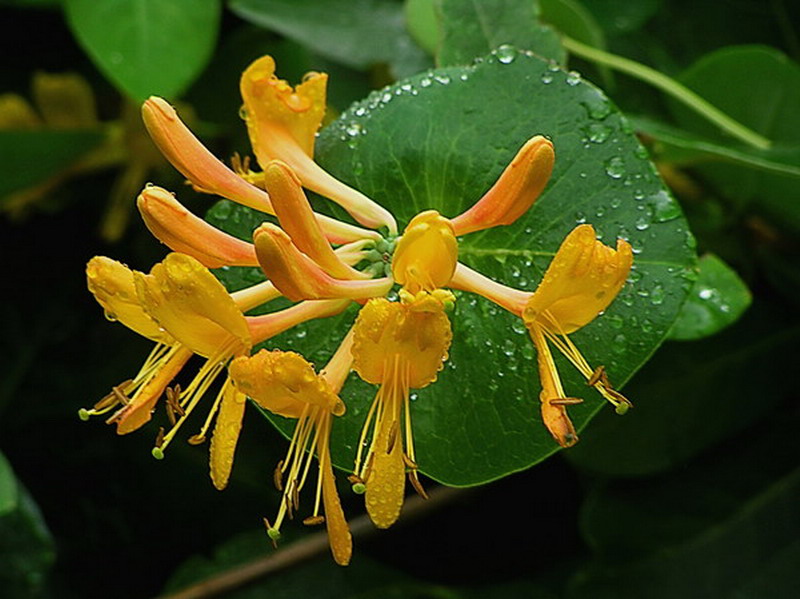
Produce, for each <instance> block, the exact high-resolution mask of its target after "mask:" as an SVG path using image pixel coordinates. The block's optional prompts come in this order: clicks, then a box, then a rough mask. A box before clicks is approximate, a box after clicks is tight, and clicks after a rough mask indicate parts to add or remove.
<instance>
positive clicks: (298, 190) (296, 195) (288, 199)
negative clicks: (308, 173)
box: [264, 160, 364, 279]
mask: <svg viewBox="0 0 800 599" xmlns="http://www.w3.org/2000/svg"><path fill="white" fill-rule="evenodd" d="M264 184H265V185H266V188H267V190H268V191H269V194H270V196H271V197H272V205H273V207H274V208H275V214H276V215H277V217H278V220H279V221H280V223H281V227H283V229H284V230H285V231H286V232H287V233H288V234H289V237H291V239H292V242H293V243H294V245H295V246H297V248H298V249H299V250H300V251H301V252H303V253H304V254H306V255H307V256H309V257H310V258H312V259H313V260H314V261H315V262H316V263H317V264H319V265H320V266H321V267H322V268H323V269H324V270H325V271H326V272H327V273H328V274H330V275H332V276H334V277H339V278H342V279H361V278H364V275H362V274H361V273H359V272H358V271H357V270H354V269H353V268H351V267H350V266H348V265H347V264H345V263H344V262H342V260H341V259H340V258H339V257H338V256H337V255H336V254H335V253H334V251H333V248H331V245H330V243H328V241H327V240H326V239H325V237H324V236H323V234H322V229H321V228H320V226H319V223H318V222H317V220H316V219H315V218H314V212H313V211H312V210H311V204H309V203H308V199H307V198H306V195H305V193H303V186H302V184H301V183H300V179H298V178H297V175H295V174H294V171H292V169H291V168H289V166H288V165H286V164H285V163H283V162H281V161H279V160H275V161H273V162H271V163H270V164H269V165H267V167H266V169H265V170H264Z"/></svg>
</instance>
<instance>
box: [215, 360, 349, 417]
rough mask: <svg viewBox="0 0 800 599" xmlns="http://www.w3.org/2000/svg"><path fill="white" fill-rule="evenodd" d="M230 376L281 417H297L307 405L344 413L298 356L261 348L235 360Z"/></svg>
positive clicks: (320, 381) (325, 384) (311, 368)
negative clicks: (255, 352) (248, 355)
mask: <svg viewBox="0 0 800 599" xmlns="http://www.w3.org/2000/svg"><path fill="white" fill-rule="evenodd" d="M230 373H231V378H232V379H233V381H234V384H235V385H236V387H237V388H238V389H239V390H240V391H241V392H242V393H245V394H247V395H248V396H250V397H251V398H252V399H253V400H254V401H255V402H256V403H257V404H258V405H260V406H261V407H262V408H265V409H267V410H269V411H270V412H273V413H275V414H279V415H280V416H285V417H287V418H299V417H300V415H301V414H302V412H303V409H304V408H305V407H306V406H307V405H312V406H318V407H321V408H323V409H325V410H327V411H329V412H331V413H333V414H335V415H337V416H338V415H341V414H343V413H344V403H343V402H342V400H341V399H339V397H338V396H337V395H336V393H334V392H333V390H332V389H331V388H330V385H329V384H328V382H327V381H326V380H325V378H324V377H323V376H320V375H318V374H317V373H316V372H314V367H313V366H311V364H309V363H308V362H307V361H306V360H305V358H303V356H301V355H300V354H297V353H294V352H284V351H277V350H276V351H267V350H265V349H262V350H261V351H259V352H258V353H257V354H255V355H254V356H250V357H239V358H236V359H234V360H233V361H232V362H231V365H230Z"/></svg>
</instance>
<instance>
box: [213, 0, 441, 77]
mask: <svg viewBox="0 0 800 599" xmlns="http://www.w3.org/2000/svg"><path fill="white" fill-rule="evenodd" d="M229 6H230V8H231V10H232V11H233V12H235V13H236V14H237V15H239V16H240V17H241V18H243V19H245V20H247V21H250V22H251V23H255V24H256V25H260V26H261V27H265V28H267V29H270V30H272V31H277V32H278V33H280V34H282V35H285V36H286V37H289V38H292V39H294V40H296V41H298V42H301V43H302V44H304V45H306V46H308V47H309V48H311V49H312V50H313V51H315V52H318V53H319V54H321V55H323V56H326V57H328V58H331V59H332V60H336V61H338V62H341V63H342V64H345V65H347V66H350V67H353V68H357V69H366V68H368V67H370V66H373V65H375V64H380V63H387V64H390V65H391V66H392V70H393V74H394V76H395V77H405V76H407V75H411V74H413V73H417V72H419V71H421V70H423V69H425V68H427V67H428V66H429V65H430V60H429V58H428V57H427V56H426V55H425V53H424V52H423V50H422V49H421V48H419V47H418V46H417V45H416V44H415V43H414V41H413V40H412V39H411V37H410V36H409V34H408V31H407V30H406V27H405V22H404V16H403V5H402V4H400V3H398V2H385V1H381V0H327V1H326V2H324V3H323V2H318V1H317V0H232V1H231V2H230V5H229Z"/></svg>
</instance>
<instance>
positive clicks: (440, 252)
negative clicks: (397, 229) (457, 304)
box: [392, 210, 458, 294]
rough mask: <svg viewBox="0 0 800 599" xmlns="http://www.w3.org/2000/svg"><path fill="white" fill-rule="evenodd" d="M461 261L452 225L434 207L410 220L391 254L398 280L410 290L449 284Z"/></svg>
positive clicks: (429, 288) (394, 272)
mask: <svg viewBox="0 0 800 599" xmlns="http://www.w3.org/2000/svg"><path fill="white" fill-rule="evenodd" d="M457 261H458V241H457V240H456V236H455V232H454V230H453V225H452V224H451V223H450V221H449V220H447V219H446V218H444V217H443V216H441V215H440V214H439V213H438V212H436V211H435V210H427V211H425V212H420V213H419V214H417V215H416V216H415V217H414V218H412V219H411V222H409V223H408V226H407V227H406V230H405V231H404V232H403V236H402V237H401V238H400V240H399V241H398V242H397V248H396V249H395V251H394V256H393V258H392V274H393V276H394V278H395V280H396V281H397V282H398V283H400V284H401V285H403V286H404V287H405V288H406V289H407V290H408V291H409V292H410V293H412V294H416V293H417V292H418V291H428V292H430V291H433V290H434V289H439V288H441V287H446V286H447V285H448V283H450V279H452V278H453V273H455V270H456V263H457Z"/></svg>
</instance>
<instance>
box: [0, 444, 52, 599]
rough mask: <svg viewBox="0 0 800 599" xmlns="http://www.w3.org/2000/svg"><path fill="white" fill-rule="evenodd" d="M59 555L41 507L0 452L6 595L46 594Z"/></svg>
mask: <svg viewBox="0 0 800 599" xmlns="http://www.w3.org/2000/svg"><path fill="white" fill-rule="evenodd" d="M54 558H55V551H54V548H53V539H52V538H51V537H50V532H49V531H48V530H47V526H46V525H45V523H44V520H43V519H42V515H41V514H40V513H39V508H38V507H37V506H36V504H35V503H34V502H33V500H32V499H31V498H30V496H29V495H28V492H27V491H26V490H25V489H24V488H23V487H22V485H21V484H20V483H19V482H18V481H17V479H16V477H15V476H14V472H13V470H12V469H11V465H10V464H9V463H8V461H7V460H6V458H5V456H4V455H3V454H0V563H2V564H3V567H2V568H0V588H2V589H3V597H8V598H9V599H16V598H19V599H29V598H32V597H40V596H42V593H43V590H44V582H45V575H46V574H47V571H48V570H49V568H50V566H51V565H52V563H53V560H54Z"/></svg>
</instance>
